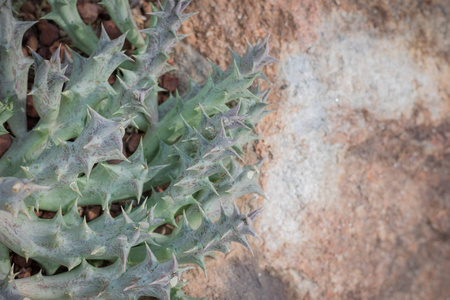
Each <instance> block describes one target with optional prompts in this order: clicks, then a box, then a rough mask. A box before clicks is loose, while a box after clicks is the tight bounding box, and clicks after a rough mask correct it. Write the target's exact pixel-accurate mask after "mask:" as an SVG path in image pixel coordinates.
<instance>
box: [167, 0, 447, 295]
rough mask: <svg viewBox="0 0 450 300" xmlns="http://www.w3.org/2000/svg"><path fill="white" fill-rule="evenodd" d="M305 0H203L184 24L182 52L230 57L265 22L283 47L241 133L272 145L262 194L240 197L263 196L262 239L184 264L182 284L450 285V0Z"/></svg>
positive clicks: (254, 290)
mask: <svg viewBox="0 0 450 300" xmlns="http://www.w3.org/2000/svg"><path fill="white" fill-rule="evenodd" d="M299 2H300V1H298V0H287V1H278V0H266V1H250V0H230V1H211V0H198V1H194V3H193V7H192V8H191V10H192V11H199V12H200V13H199V15H198V16H195V17H193V18H192V20H191V21H190V22H189V23H188V24H187V25H186V26H184V27H183V30H184V31H186V32H195V34H194V35H192V36H191V37H190V38H188V39H187V45H185V46H183V47H182V48H180V49H178V50H177V51H180V52H183V51H185V53H186V55H188V56H189V57H193V59H194V60H198V58H197V56H195V55H193V52H198V53H200V54H201V55H204V56H208V57H210V58H211V59H212V60H213V61H214V62H216V63H218V64H219V65H221V66H222V67H224V66H225V65H226V64H227V63H228V62H229V61H230V58H229V55H228V54H227V50H226V46H231V47H232V48H233V49H235V50H236V51H237V52H241V53H242V52H243V51H244V50H245V47H244V45H245V42H244V40H243V38H244V37H246V38H248V39H249V40H251V41H253V42H254V41H255V40H256V38H264V37H265V36H266V35H267V34H268V33H269V32H270V33H271V34H272V35H271V45H272V53H273V55H274V56H275V57H278V58H280V60H281V61H280V63H279V64H278V65H276V66H271V67H269V68H268V69H266V71H267V73H268V75H269V76H268V77H269V79H270V80H271V81H272V82H273V87H274V92H273V93H272V96H271V103H272V107H273V109H274V110H276V112H275V113H273V114H272V115H270V116H269V117H267V118H266V119H265V121H264V123H263V124H261V126H260V127H259V132H260V134H261V135H262V136H263V137H265V140H264V141H263V142H260V143H258V144H255V145H250V146H249V150H251V151H249V152H253V153H256V154H257V155H254V156H255V157H253V158H252V159H253V160H256V159H257V157H256V156H258V157H259V158H260V157H263V156H266V155H267V158H268V159H267V160H266V163H265V165H264V168H263V185H264V188H265V191H266V194H267V196H268V199H269V200H264V201H263V200H260V199H258V198H252V199H251V200H250V204H249V205H248V207H244V208H256V207H258V206H261V205H262V206H264V208H265V212H264V214H263V215H262V216H261V217H260V219H259V224H258V229H259V233H260V236H261V237H262V239H263V242H262V243H260V242H258V241H255V242H254V243H253V248H254V251H255V257H251V255H250V254H249V253H247V252H246V251H245V250H244V249H242V247H240V246H238V245H234V247H232V249H233V252H232V253H230V254H228V255H226V256H224V255H218V257H217V258H216V259H214V260H209V261H208V277H207V278H206V277H205V276H204V275H203V274H202V272H201V271H198V270H194V271H192V272H191V273H189V274H188V276H187V279H188V280H190V281H191V284H190V285H188V290H187V292H188V293H189V294H190V295H192V296H197V297H199V296H206V297H207V298H208V299H446V298H447V297H450V286H449V285H448V283H449V282H450V273H449V272H448V270H450V182H449V181H450V147H449V146H450V85H449V83H448V78H450V64H449V62H450V25H449V24H450V23H449V13H450V3H449V2H448V1H445V0H436V1H433V0H427V1H406V0H404V1H395V3H394V1H387V0H386V1H381V0H379V1H350V0H349V1H344V0H339V1H338V0H334V1H311V0H307V1H301V3H299ZM176 57H181V59H186V57H183V56H182V55H181V56H180V55H176ZM196 64H197V63H196ZM176 65H179V64H178V63H177V62H176ZM200 73H201V72H197V74H196V75H198V74H200ZM200 75H201V74H200ZM199 77H201V76H199ZM180 84H182V83H180ZM205 286H206V287H205Z"/></svg>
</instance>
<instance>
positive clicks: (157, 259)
mask: <svg viewBox="0 0 450 300" xmlns="http://www.w3.org/2000/svg"><path fill="white" fill-rule="evenodd" d="M47 2H48V3H49V4H50V5H51V8H52V12H51V13H50V14H48V15H46V16H45V18H46V19H50V20H53V21H54V22H56V23H57V24H58V25H59V26H60V27H61V28H62V29H63V30H65V31H66V32H67V34H68V35H69V37H71V38H72V41H73V45H74V47H76V48H77V49H79V50H80V51H82V52H84V53H85V54H86V55H88V57H85V56H83V55H81V54H79V52H77V51H74V50H70V55H68V54H67V53H66V57H65V60H64V63H61V60H60V55H61V53H60V49H58V50H57V51H55V52H54V54H53V56H52V57H51V59H50V60H45V59H43V58H42V57H41V56H39V55H38V54H37V53H34V52H33V53H32V54H33V59H30V58H28V57H25V56H24V54H23V52H22V37H23V34H24V33H25V31H26V30H27V29H28V28H30V26H32V25H33V24H34V23H33V22H22V21H18V20H16V19H15V18H14V17H13V14H12V8H11V0H0V100H1V103H0V121H1V123H0V125H1V124H4V123H5V122H6V123H7V125H5V126H6V128H8V130H6V129H5V127H3V126H0V133H1V134H10V135H11V136H12V137H13V144H12V146H11V147H10V148H9V150H8V151H7V152H6V153H5V154H4V155H3V156H2V157H1V159H0V176H2V177H1V178H0V223H1V224H0V277H1V278H4V279H3V281H1V283H0V299H26V298H29V299H138V298H139V297H141V296H153V297H156V298H159V299H191V298H190V297H188V296H186V295H184V294H183V292H182V290H181V288H182V286H183V284H182V283H181V282H180V281H179V278H180V276H181V274H182V273H183V272H184V271H185V270H186V269H187V268H188V266H189V265H192V264H195V265H198V266H200V267H201V268H203V269H204V270H205V262H204V257H205V256H208V255H211V254H213V253H214V252H215V251H221V252H224V253H226V252H228V251H229V244H230V242H238V243H241V244H243V245H244V246H246V247H247V248H250V246H249V244H248V241H247V237H246V236H247V235H252V236H256V233H255V231H254V229H253V227H252V222H253V220H254V219H255V218H256V216H257V215H258V213H259V210H257V211H254V212H252V213H248V214H242V213H241V212H240V211H239V209H238V208H237V206H236V204H235V202H234V201H235V199H236V198H238V197H240V196H242V195H244V194H248V193H258V194H261V195H262V194H263V193H262V190H261V188H260V187H259V185H258V182H257V180H258V176H257V174H258V172H259V165H247V166H243V165H242V162H239V160H241V156H240V155H242V154H243V151H242V147H243V145H245V144H246V143H247V142H249V141H251V140H254V139H255V138H257V136H256V135H255V134H254V132H253V129H254V127H255V125H256V123H257V122H258V121H259V120H260V119H261V118H262V117H263V116H264V115H265V114H267V113H268V111H267V110H266V105H267V104H266V103H265V101H266V99H267V97H268V94H269V91H268V90H264V91H261V90H260V88H259V86H258V85H256V84H255V80H256V79H257V78H264V76H263V74H262V73H261V72H260V69H261V68H262V67H263V66H264V65H266V64H268V63H270V62H273V61H275V59H274V58H272V57H271V56H270V55H269V53H268V52H269V47H268V44H267V39H266V40H264V41H263V42H261V43H259V44H257V45H255V46H252V45H250V44H248V49H247V52H246V53H245V54H244V55H243V56H242V57H240V56H239V55H237V54H236V53H234V52H232V63H231V65H230V66H229V67H228V68H227V69H226V70H224V71H223V70H221V69H220V68H219V67H218V66H216V65H214V64H212V72H211V73H210V76H209V77H208V78H207V80H206V81H205V82H203V83H196V82H193V81H191V82H190V84H189V87H188V89H187V90H186V91H185V92H184V93H182V94H179V93H178V92H175V93H174V94H172V95H171V96H170V97H169V99H167V101H165V102H163V103H162V104H161V105H158V98H157V93H158V91H161V88H160V87H158V78H159V77H160V76H161V75H162V74H164V73H165V72H167V71H170V70H171V66H170V65H169V64H167V60H168V57H169V53H170V51H171V49H172V48H173V46H174V45H175V44H176V43H177V42H178V41H180V40H182V39H183V38H184V37H185V36H184V35H180V34H178V33H177V31H178V29H179V27H180V26H181V24H182V23H183V22H184V21H185V20H187V19H188V18H189V17H191V16H192V14H185V13H184V10H185V9H186V7H187V6H188V4H189V3H190V0H184V1H183V0H166V1H165V2H164V3H163V4H160V7H159V9H156V7H154V12H153V13H152V22H151V25H150V27H149V28H146V29H144V30H139V29H138V27H137V26H136V23H135V22H134V21H133V18H132V15H131V10H130V7H129V3H128V1H127V0H104V1H103V2H102V4H103V5H104V6H105V7H106V9H107V10H108V12H109V14H110V15H111V17H112V19H113V20H114V21H115V22H116V24H117V26H118V28H120V29H121V30H122V31H123V32H125V33H124V34H123V35H122V36H120V37H119V38H117V39H114V40H110V38H109V37H108V35H107V34H106V32H105V30H104V29H102V32H101V35H100V37H99V38H98V37H97V35H96V34H95V33H94V31H93V29H92V27H91V26H89V25H86V24H84V23H83V22H82V20H81V18H80V16H79V14H78V11H77V8H76V0H48V1H47ZM125 39H128V40H129V41H130V43H131V44H132V45H134V47H135V51H134V52H133V55H132V57H129V56H127V55H125V54H124V51H122V47H123V44H124V41H125ZM31 66H33V68H34V73H35V77H34V84H33V86H32V89H31V91H30V92H29V93H28V95H32V98H33V101H34V105H35V107H36V110H37V112H38V114H39V116H40V120H39V122H38V123H37V125H36V126H35V127H34V128H33V129H32V130H27V117H26V114H25V107H26V97H27V92H28V91H27V79H28V71H29V69H30V67H31ZM114 72H115V73H114ZM112 74H117V80H116V81H115V83H114V84H113V85H110V84H109V82H108V78H110V76H111V75H112ZM127 128H132V130H141V131H142V132H145V135H144V137H143V139H142V140H141V142H140V145H139V147H138V149H137V150H136V151H135V152H134V153H133V154H132V155H131V156H130V157H126V156H125V155H124V154H123V142H122V137H123V136H124V133H125V130H126V129H127ZM111 160H120V161H121V162H120V163H118V164H112V163H109V161H111ZM157 187H163V188H158V189H157V190H155V189H156V188H157ZM144 195H146V196H144ZM120 201H122V202H121V203H127V205H125V207H123V208H122V214H120V215H119V216H116V217H113V216H112V215H111V213H110V207H111V205H112V204H113V203H116V202H120ZM82 205H101V207H102V214H101V216H99V217H98V218H96V219H94V220H92V221H91V222H89V223H88V222H87V221H86V218H84V219H83V218H81V217H80V214H79V207H80V206H82ZM39 210H46V211H53V212H56V214H55V216H54V217H53V219H42V218H39V217H38V216H37V215H36V214H35V212H36V211H39ZM165 224H171V225H172V226H174V228H175V229H174V231H173V232H172V233H171V234H168V235H163V234H158V233H157V232H156V231H155V230H156V229H157V228H158V227H161V226H163V225H165ZM10 251H12V252H14V253H16V254H18V255H21V256H23V257H25V258H26V259H27V260H28V259H33V260H35V261H37V262H38V263H39V264H40V265H41V266H42V268H43V270H44V272H43V273H44V274H43V273H42V272H40V273H38V274H35V275H33V276H31V277H27V278H22V279H15V274H14V272H13V270H14V268H13V267H12V266H11V263H10V259H9V257H10ZM105 262H107V263H109V265H108V266H106V267H101V265H102V264H105ZM61 266H63V267H66V268H67V270H66V271H65V272H62V273H58V274H55V272H56V271H57V270H58V269H59V268H60V267H61Z"/></svg>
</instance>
